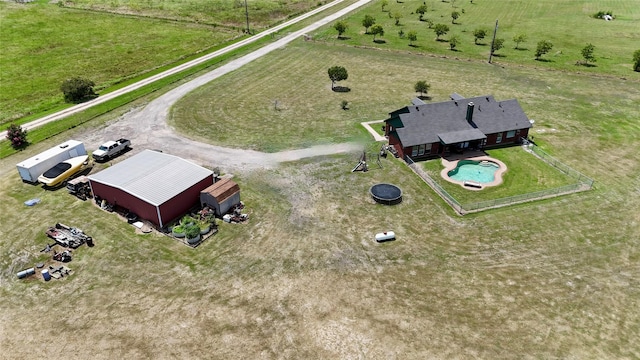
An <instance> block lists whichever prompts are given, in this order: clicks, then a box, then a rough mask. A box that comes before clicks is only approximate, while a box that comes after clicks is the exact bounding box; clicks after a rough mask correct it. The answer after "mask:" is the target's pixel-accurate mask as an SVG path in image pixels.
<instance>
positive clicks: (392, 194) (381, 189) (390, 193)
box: [369, 184, 402, 205]
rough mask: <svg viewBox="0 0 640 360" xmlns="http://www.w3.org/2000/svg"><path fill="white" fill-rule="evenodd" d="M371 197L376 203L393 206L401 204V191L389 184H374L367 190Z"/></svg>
mask: <svg viewBox="0 0 640 360" xmlns="http://www.w3.org/2000/svg"><path fill="white" fill-rule="evenodd" d="M369 192H370V193H371V197H373V200H375V201H376V202H377V203H380V204H384V205H395V204H399V203H401V202H402V190H400V188H399V187H397V186H395V185H391V184H376V185H373V186H372V187H371V189H369Z"/></svg>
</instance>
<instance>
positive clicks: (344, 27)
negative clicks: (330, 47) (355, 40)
mask: <svg viewBox="0 0 640 360" xmlns="http://www.w3.org/2000/svg"><path fill="white" fill-rule="evenodd" d="M347 27H348V26H347V23H346V22H344V21H338V22H337V23H335V24H334V25H333V28H334V29H336V31H337V32H338V39H340V38H341V37H342V34H344V32H345V31H347Z"/></svg>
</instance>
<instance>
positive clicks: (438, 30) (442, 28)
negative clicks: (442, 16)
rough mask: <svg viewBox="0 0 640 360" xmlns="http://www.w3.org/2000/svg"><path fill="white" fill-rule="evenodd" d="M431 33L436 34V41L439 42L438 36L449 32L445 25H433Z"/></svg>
mask: <svg viewBox="0 0 640 360" xmlns="http://www.w3.org/2000/svg"><path fill="white" fill-rule="evenodd" d="M433 31H434V32H435V33H436V39H437V40H440V36H442V35H444V34H446V33H448V32H449V27H448V26H447V25H445V24H435V25H434V26H433Z"/></svg>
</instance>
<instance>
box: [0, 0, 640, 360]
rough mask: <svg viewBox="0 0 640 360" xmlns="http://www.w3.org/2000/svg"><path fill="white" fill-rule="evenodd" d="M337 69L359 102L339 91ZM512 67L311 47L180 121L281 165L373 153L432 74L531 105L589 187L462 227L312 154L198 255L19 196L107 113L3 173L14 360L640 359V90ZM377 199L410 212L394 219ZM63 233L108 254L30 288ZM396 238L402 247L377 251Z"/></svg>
mask: <svg viewBox="0 0 640 360" xmlns="http://www.w3.org/2000/svg"><path fill="white" fill-rule="evenodd" d="M476 1H477V2H479V3H480V2H481V0H474V3H475V2H476ZM391 3H392V2H390V6H391V5H393V4H391ZM484 3H485V2H484V1H482V2H481V4H484ZM618 3H625V2H618ZM612 4H613V3H612ZM625 4H626V3H625ZM449 6H450V4H449ZM465 7H467V6H466V5H465ZM613 11H614V13H617V10H616V9H613ZM465 13H468V11H466V12H465ZM463 20H464V17H463V18H461V19H460V21H463ZM333 64H340V65H343V66H345V67H346V68H347V69H348V71H349V79H348V80H347V81H344V82H343V84H341V85H344V86H348V87H349V88H351V91H350V92H348V93H333V92H331V89H330V81H329V79H328V76H327V73H326V71H327V68H328V67H329V66H330V65H333ZM503 65H504V66H492V65H488V64H486V63H485V62H483V61H481V60H474V59H471V60H454V59H445V58H440V57H439V56H435V57H434V56H425V55H421V54H409V53H406V52H391V51H380V50H375V49H363V48H354V47H346V46H342V45H337V44H331V43H323V42H304V41H301V40H300V41H297V42H294V43H292V44H291V45H289V46H287V47H286V48H284V49H282V50H280V51H277V52H273V53H271V54H270V55H269V56H267V57H265V58H262V59H260V60H258V61H256V62H254V63H252V64H250V65H248V66H246V67H243V68H241V69H239V70H238V71H235V72H234V73H233V74H231V75H230V76H225V77H223V78H220V79H218V80H216V81H215V82H213V83H211V84H210V85H209V86H207V87H204V88H202V89H200V90H198V91H196V92H194V93H193V94H192V96H190V97H187V98H184V99H183V100H182V101H181V102H180V103H179V104H178V105H177V106H176V107H175V108H174V109H173V114H174V119H173V124H172V125H174V126H176V127H178V129H179V130H180V131H182V132H184V133H186V134H189V136H192V137H195V138H198V139H201V140H206V141H208V142H211V143H216V144H222V145H230V146H235V147H246V148H254V149H261V150H267V151H275V150H278V149H285V148H298V147H304V146H308V145H311V144H317V143H325V142H331V141H333V142H340V141H348V140H362V139H363V138H364V132H363V130H362V129H361V128H360V127H359V126H358V123H359V122H361V121H368V120H373V119H380V118H384V117H385V116H386V115H387V113H388V112H389V111H392V110H395V109H397V108H399V107H402V106H405V105H407V104H408V103H409V101H410V99H411V97H412V96H415V95H416V94H415V93H414V92H413V84H414V83H415V81H416V79H422V78H425V79H428V80H429V82H430V83H431V84H432V86H433V87H432V90H431V91H430V95H431V96H432V97H433V101H439V100H446V99H447V97H448V95H449V94H450V93H451V92H453V91H456V92H458V93H460V94H463V95H467V96H474V95H480V94H486V93H490V94H493V95H494V96H495V97H496V99H498V100H502V99H509V98H517V99H518V100H519V102H520V104H521V106H522V107H523V109H524V110H525V112H526V113H527V114H528V115H529V117H530V118H533V119H535V120H536V121H535V127H534V128H533V129H532V131H531V134H532V135H533V136H534V137H535V141H536V143H538V145H539V146H541V147H542V148H543V149H544V150H545V151H547V152H549V153H551V154H552V155H553V156H554V157H556V158H558V159H560V160H562V161H563V162H565V163H567V164H568V165H570V166H571V167H573V168H575V169H576V170H578V171H580V172H582V173H584V174H585V175H587V176H589V177H591V178H594V179H595V180H596V183H595V186H594V189H593V190H592V191H587V192H582V193H578V194H574V195H570V196H564V197H560V198H556V199H549V200H544V201H538V202H534V203H529V204H522V205H517V206H512V207H507V208H501V209H496V210H490V211H486V212H482V213H478V214H470V215H467V216H465V217H459V216H457V215H455V214H454V212H453V211H452V210H451V209H450V208H449V207H448V206H447V205H446V204H445V203H444V202H443V201H442V200H441V199H440V198H439V197H438V196H437V195H436V194H435V193H434V192H433V191H431V190H430V188H429V187H428V186H427V185H425V184H424V183H423V182H422V181H421V180H420V179H419V178H417V177H416V176H414V175H413V173H412V172H411V171H410V170H409V168H408V167H407V166H406V165H404V164H403V163H402V162H400V161H399V160H397V159H393V158H387V159H384V160H383V163H382V164H383V168H382V169H380V168H377V167H374V166H372V167H371V170H370V171H368V172H366V173H351V172H350V170H351V168H352V167H353V166H354V165H355V163H356V162H357V160H358V158H359V154H347V155H342V156H332V157H321V158H313V159H309V160H306V161H299V162H295V163H287V164H283V165H281V166H280V167H278V168H276V169H273V170H263V171H254V172H246V173H238V174H235V175H236V176H235V178H234V180H236V181H237V182H238V183H239V184H240V186H241V191H242V199H243V201H244V202H245V204H246V209H247V210H248V213H249V215H250V220H249V222H248V223H246V224H243V225H230V224H222V226H221V229H220V232H219V233H218V234H217V235H215V236H214V237H212V238H210V239H209V240H207V241H206V242H205V243H203V244H202V245H201V246H199V247H198V248H197V249H191V248H188V247H186V246H184V245H181V244H179V243H178V242H176V241H175V240H172V239H170V238H168V237H165V236H163V235H159V234H149V235H138V234H136V233H135V232H134V229H133V227H131V226H130V225H128V224H126V222H124V221H120V220H118V219H116V218H115V216H114V215H112V214H108V213H105V212H103V211H101V210H99V209H97V208H96V207H95V206H93V205H92V204H91V203H90V202H81V201H79V200H77V199H75V198H73V197H71V196H70V195H67V194H66V193H65V190H64V189H63V190H59V191H55V192H51V191H44V190H42V189H41V188H39V187H37V186H31V185H27V184H23V183H22V182H20V181H19V177H18V174H17V171H15V164H16V163H17V162H18V161H19V160H22V159H23V158H25V157H27V155H28V154H32V153H33V154H35V153H37V152H38V151H40V150H43V149H46V148H48V147H50V146H53V145H55V144H58V143H60V142H61V141H62V140H65V139H67V138H69V137H74V138H80V139H82V137H83V135H84V134H86V133H87V132H90V131H91V128H92V126H100V125H101V124H102V121H105V119H104V118H105V116H108V115H103V116H102V117H101V118H100V119H99V120H96V121H95V122H88V123H85V124H83V125H82V126H80V127H78V128H75V129H71V130H70V131H69V132H67V133H65V134H63V135H59V136H57V137H53V138H51V139H48V140H45V141H43V142H41V143H39V144H35V145H33V146H32V147H29V148H27V150H25V151H24V152H23V153H20V154H17V155H12V156H10V157H8V158H5V159H2V160H0V174H1V175H0V199H2V201H1V202H0V220H1V221H0V223H1V224H2V226H1V227H0V239H2V240H0V300H2V303H3V311H2V312H0V324H1V325H0V349H2V356H1V357H7V358H11V359H13V358H19V359H21V358H36V357H46V358H62V357H64V358H69V359H86V358H94V359H112V358H114V357H115V358H127V359H128V358H224V359H247V358H249V359H253V358H266V359H307V358H313V359H315V358H319V359H434V358H435V359H450V358H483V359H513V358H517V359H540V358H544V359H548V358H568V359H636V358H639V357H640V345H638V342H637V340H634V339H638V338H640V310H639V309H640V281H639V280H638V279H640V265H639V264H640V251H639V249H640V243H639V241H640V185H638V183H639V181H640V155H638V152H637V148H638V146H639V141H638V139H640V125H638V121H637V119H638V118H640V109H639V108H638V106H637V104H638V103H640V82H639V81H637V80H635V79H632V78H628V79H627V80H623V79H621V78H620V77H605V76H600V75H594V74H587V73H571V72H568V71H564V70H556V69H549V68H547V66H546V64H543V65H541V64H538V63H535V64H526V63H524V64H521V65H517V66H516V65H513V66H512V65H510V64H509V63H505V64H503ZM229 94H234V96H230V95H229ZM343 99H345V100H348V101H349V102H350V110H348V111H344V110H342V109H340V102H341V100H343ZM274 100H278V101H279V110H276V109H275V105H274ZM138 101H139V102H141V103H143V102H144V99H140V100H138ZM189 107H190V108H191V112H189V111H187V110H185V109H187V108H189ZM123 111H124V110H123ZM119 114H120V112H119V113H118V114H113V118H115V117H117V116H118V115H119ZM238 133H242V135H243V136H239V135H238ZM371 146H372V147H373V145H371ZM167 150H170V147H169V146H167ZM496 156H501V155H500V154H497V155H496ZM511 161H513V160H511ZM104 166H106V165H104ZM518 171H527V169H526V168H524V169H523V168H519V170H518ZM379 182H389V183H393V184H396V185H398V186H399V187H401V188H402V190H403V194H404V197H403V202H402V203H401V204H399V205H396V206H391V207H388V206H382V205H377V204H375V203H374V202H373V201H372V200H371V199H370V197H369V195H368V190H369V188H370V187H371V186H372V185H374V184H376V183H379ZM35 197H38V198H41V200H42V202H41V203H40V204H38V205H36V206H34V207H27V206H24V205H23V202H24V201H25V200H28V199H31V198H35ZM56 222H62V223H65V224H68V225H72V226H78V227H80V228H82V229H83V230H84V231H85V232H86V233H87V234H89V235H91V236H92V237H93V238H94V239H95V242H96V246H95V247H93V248H88V247H84V246H83V247H81V248H79V249H78V250H77V251H75V252H74V259H73V261H72V262H71V263H69V264H68V266H69V267H70V268H72V269H73V270H74V271H75V273H74V274H73V275H72V276H71V277H69V278H67V279H65V280H60V281H52V282H48V283H45V282H42V281H39V280H36V279H29V280H18V279H16V276H15V273H16V272H17V271H19V270H22V269H24V268H26V267H29V266H32V265H33V264H34V263H35V262H37V261H44V260H46V259H47V258H48V257H47V256H46V255H44V254H42V253H40V250H41V249H42V248H43V247H44V246H45V244H46V243H47V242H48V240H47V239H46V237H45V235H44V231H45V230H46V227H47V226H50V225H53V224H55V223H56ZM385 230H393V231H395V232H396V234H397V235H398V239H397V240H396V241H394V242H388V243H384V244H378V243H376V242H375V241H374V240H373V237H374V235H375V234H376V233H378V232H381V231H385Z"/></svg>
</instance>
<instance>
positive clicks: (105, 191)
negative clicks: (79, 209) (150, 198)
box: [91, 181, 160, 226]
mask: <svg viewBox="0 0 640 360" xmlns="http://www.w3.org/2000/svg"><path fill="white" fill-rule="evenodd" d="M91 188H92V189H93V194H94V196H99V197H100V198H102V199H105V200H106V201H107V202H108V203H110V204H115V205H118V206H121V207H123V208H125V209H129V211H131V212H133V213H135V214H136V215H138V217H140V218H142V219H145V220H149V221H151V222H152V223H154V224H155V225H158V226H160V219H158V211H157V210H156V207H155V206H153V205H152V204H149V203H147V202H145V201H144V200H141V199H139V198H137V197H135V196H133V195H131V194H129V193H128V192H126V191H123V190H120V189H118V188H114V187H111V186H109V185H105V184H102V183H99V182H96V181H91Z"/></svg>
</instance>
